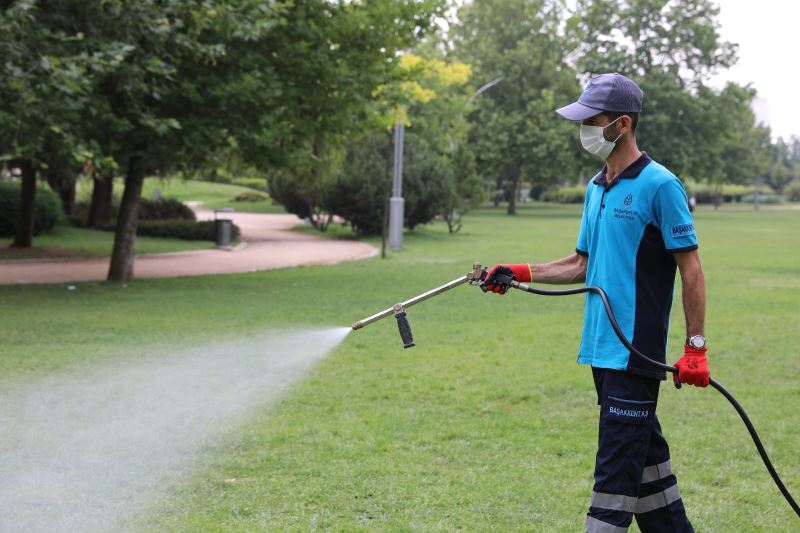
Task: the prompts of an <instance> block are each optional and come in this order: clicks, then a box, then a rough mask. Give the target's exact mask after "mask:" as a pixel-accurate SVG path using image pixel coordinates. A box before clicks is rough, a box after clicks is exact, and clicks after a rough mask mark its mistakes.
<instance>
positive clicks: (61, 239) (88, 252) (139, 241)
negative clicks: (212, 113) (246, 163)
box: [0, 226, 215, 261]
mask: <svg viewBox="0 0 800 533" xmlns="http://www.w3.org/2000/svg"><path fill="white" fill-rule="evenodd" d="M11 240H12V239H11V238H10V237H9V238H8V239H7V242H5V243H3V247H0V261H3V260H14V259H35V258H39V257H77V256H110V255H111V249H112V248H113V247H114V233H113V232H111V231H98V230H93V229H86V228H73V227H71V226H56V227H55V228H54V229H53V231H51V232H49V233H45V234H43V235H38V236H36V237H34V239H33V244H34V247H33V248H30V249H15V248H8V247H6V245H7V244H8V243H10V242H11ZM214 246H215V244H214V243H213V242H211V241H187V240H182V239H160V238H155V237H136V253H137V254H156V253H165V252H182V251H185V250H199V249H204V248H213V247H214Z"/></svg>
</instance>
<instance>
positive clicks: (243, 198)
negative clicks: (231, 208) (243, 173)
mask: <svg viewBox="0 0 800 533" xmlns="http://www.w3.org/2000/svg"><path fill="white" fill-rule="evenodd" d="M267 200H269V195H268V194H266V193H263V192H259V191H245V192H240V193H239V194H237V195H236V198H234V199H233V201H234V202H266V201H267Z"/></svg>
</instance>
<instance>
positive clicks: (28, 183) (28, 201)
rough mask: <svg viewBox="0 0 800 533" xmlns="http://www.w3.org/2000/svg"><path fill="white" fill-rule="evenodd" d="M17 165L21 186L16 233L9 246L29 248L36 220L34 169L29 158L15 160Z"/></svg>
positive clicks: (31, 243)
mask: <svg viewBox="0 0 800 533" xmlns="http://www.w3.org/2000/svg"><path fill="white" fill-rule="evenodd" d="M17 165H19V168H20V170H21V171H22V187H20V209H19V222H18V223H17V234H16V236H15V237H14V242H13V243H12V244H11V246H13V247H15V248H30V247H31V246H32V245H33V228H34V223H35V222H36V170H34V168H33V161H31V160H30V159H21V160H19V161H17Z"/></svg>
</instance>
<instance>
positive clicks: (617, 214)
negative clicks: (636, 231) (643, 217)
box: [614, 192, 639, 220]
mask: <svg viewBox="0 0 800 533" xmlns="http://www.w3.org/2000/svg"><path fill="white" fill-rule="evenodd" d="M622 205H623V206H624V208H623V207H615V208H614V218H618V219H620V220H634V219H635V218H636V216H637V215H638V214H639V212H638V211H635V210H632V209H627V208H628V207H630V206H631V205H633V193H631V192H629V193H628V194H627V196H625V199H623V200H622Z"/></svg>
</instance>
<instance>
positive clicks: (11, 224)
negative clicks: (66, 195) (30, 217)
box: [0, 181, 63, 236]
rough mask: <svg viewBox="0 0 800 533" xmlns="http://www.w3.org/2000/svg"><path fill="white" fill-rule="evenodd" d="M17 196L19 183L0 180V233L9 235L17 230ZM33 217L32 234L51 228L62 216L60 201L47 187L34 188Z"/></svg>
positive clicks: (18, 208)
mask: <svg viewBox="0 0 800 533" xmlns="http://www.w3.org/2000/svg"><path fill="white" fill-rule="evenodd" d="M19 196H20V184H19V183H16V182H8V181H6V182H0V235H3V236H11V235H14V234H16V232H17V223H18V222H19V212H20V202H19V200H20V198H19ZM34 217H35V218H34V225H33V233H34V235H39V234H40V233H45V232H48V231H50V230H52V229H53V228H54V227H55V226H56V224H58V222H59V221H60V220H61V218H62V217H63V213H62V211H61V203H60V202H59V200H58V197H57V196H56V194H55V193H54V192H53V191H51V190H50V189H49V188H46V187H38V188H37V189H36V211H35V215H34Z"/></svg>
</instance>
